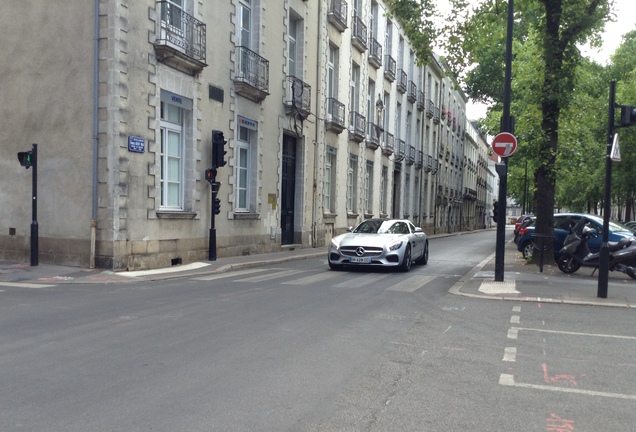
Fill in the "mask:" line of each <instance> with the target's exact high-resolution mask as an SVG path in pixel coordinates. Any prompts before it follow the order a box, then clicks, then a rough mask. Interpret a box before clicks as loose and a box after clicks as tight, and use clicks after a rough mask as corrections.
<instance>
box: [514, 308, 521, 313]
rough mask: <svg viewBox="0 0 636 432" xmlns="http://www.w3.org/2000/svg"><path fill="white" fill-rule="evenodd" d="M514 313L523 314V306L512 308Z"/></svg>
mask: <svg viewBox="0 0 636 432" xmlns="http://www.w3.org/2000/svg"><path fill="white" fill-rule="evenodd" d="M512 311H513V312H517V313H519V312H521V306H514V307H513V308H512Z"/></svg>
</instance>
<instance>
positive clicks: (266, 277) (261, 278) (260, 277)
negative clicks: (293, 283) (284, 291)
mask: <svg viewBox="0 0 636 432" xmlns="http://www.w3.org/2000/svg"><path fill="white" fill-rule="evenodd" d="M302 272H304V270H283V271H278V272H275V273H270V274H266V275H258V276H252V277H248V278H244V279H236V280H235V281H234V282H263V281H266V280H271V279H278V278H282V277H285V276H291V275H295V274H298V273H302Z"/></svg>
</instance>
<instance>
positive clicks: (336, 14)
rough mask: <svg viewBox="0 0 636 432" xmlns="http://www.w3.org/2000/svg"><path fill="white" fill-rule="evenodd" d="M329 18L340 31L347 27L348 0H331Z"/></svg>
mask: <svg viewBox="0 0 636 432" xmlns="http://www.w3.org/2000/svg"><path fill="white" fill-rule="evenodd" d="M327 20H328V21H329V22H330V23H331V24H333V26H334V27H335V28H337V29H338V30H339V31H340V32H343V31H345V30H346V28H347V2H346V1H345V0H331V4H330V5H329V12H328V13H327Z"/></svg>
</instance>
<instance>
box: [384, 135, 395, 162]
mask: <svg viewBox="0 0 636 432" xmlns="http://www.w3.org/2000/svg"><path fill="white" fill-rule="evenodd" d="M394 141H395V137H394V136H393V134H392V133H389V132H387V131H385V132H384V140H383V141H382V154H383V155H386V156H390V155H392V154H393V150H394V145H395V142H394Z"/></svg>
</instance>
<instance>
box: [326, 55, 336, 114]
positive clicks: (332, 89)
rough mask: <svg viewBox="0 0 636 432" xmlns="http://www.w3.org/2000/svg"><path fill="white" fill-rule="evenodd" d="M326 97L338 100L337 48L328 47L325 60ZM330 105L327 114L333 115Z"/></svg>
mask: <svg viewBox="0 0 636 432" xmlns="http://www.w3.org/2000/svg"><path fill="white" fill-rule="evenodd" d="M327 97H329V98H335V99H338V48H337V47H335V46H333V45H329V58H328V60H327ZM331 111H332V108H331V104H329V106H328V113H329V114H333V113H332V112H331Z"/></svg>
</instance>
